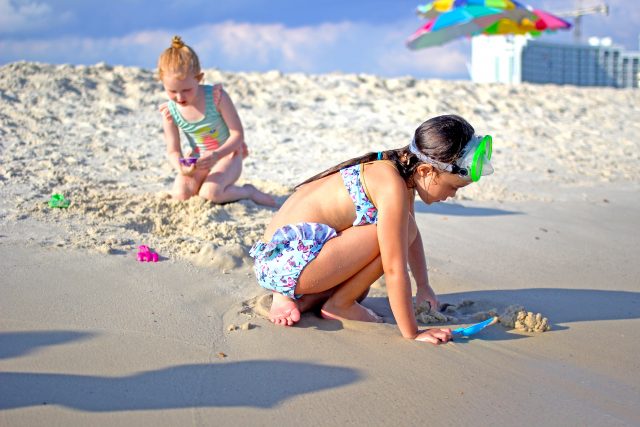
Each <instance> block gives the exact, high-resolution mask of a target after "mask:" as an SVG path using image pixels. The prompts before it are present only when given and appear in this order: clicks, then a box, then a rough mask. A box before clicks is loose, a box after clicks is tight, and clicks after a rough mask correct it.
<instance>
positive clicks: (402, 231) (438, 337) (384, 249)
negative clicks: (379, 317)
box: [368, 167, 451, 344]
mask: <svg viewBox="0 0 640 427" xmlns="http://www.w3.org/2000/svg"><path fill="white" fill-rule="evenodd" d="M377 172H378V173H372V174H370V176H371V178H372V179H368V181H370V182H371V184H373V185H370V186H369V190H370V191H371V192H372V197H374V198H375V204H376V206H377V208H378V225H377V230H378V244H379V245H380V256H381V258H382V266H383V269H384V275H385V281H386V284H387V293H388V295H389V304H390V305H391V311H392V312H393V317H394V318H395V320H396V323H397V324H398V328H399V329H400V333H401V334H402V336H403V337H405V338H410V339H417V340H420V341H427V342H431V343H433V344H439V343H441V342H447V341H449V339H451V331H450V330H449V329H446V328H445V329H437V328H434V329H429V330H426V331H420V330H418V322H417V321H416V317H415V314H414V312H413V301H412V295H411V281H410V279H409V272H408V271H407V262H408V260H409V245H408V239H409V236H408V231H409V212H410V208H409V206H410V197H409V194H408V192H407V187H406V183H405V182H404V180H403V179H402V178H401V177H400V176H399V175H398V173H397V172H395V171H393V170H392V169H390V168H387V167H383V168H379V169H378V171H377ZM372 187H373V188H372Z"/></svg>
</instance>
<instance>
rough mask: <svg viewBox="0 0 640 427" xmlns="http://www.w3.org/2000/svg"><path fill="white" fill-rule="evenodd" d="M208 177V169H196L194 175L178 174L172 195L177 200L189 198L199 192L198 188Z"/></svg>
mask: <svg viewBox="0 0 640 427" xmlns="http://www.w3.org/2000/svg"><path fill="white" fill-rule="evenodd" d="M206 177H207V173H206V171H196V173H195V174H193V175H192V176H186V175H182V174H178V176H176V179H175V180H174V181H173V188H172V189H171V197H173V198H174V199H177V200H187V199H190V198H191V197H193V196H195V195H196V194H198V189H199V188H200V186H201V185H202V182H203V181H204V180H205V178H206Z"/></svg>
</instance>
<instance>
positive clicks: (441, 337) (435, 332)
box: [414, 328, 451, 345]
mask: <svg viewBox="0 0 640 427" xmlns="http://www.w3.org/2000/svg"><path fill="white" fill-rule="evenodd" d="M414 340H416V341H425V342H430V343H431V344H434V345H438V344H444V343H447V342H449V340H451V329H449V328H432V329H427V330H426V331H424V332H419V333H418V336H417V337H415V338H414Z"/></svg>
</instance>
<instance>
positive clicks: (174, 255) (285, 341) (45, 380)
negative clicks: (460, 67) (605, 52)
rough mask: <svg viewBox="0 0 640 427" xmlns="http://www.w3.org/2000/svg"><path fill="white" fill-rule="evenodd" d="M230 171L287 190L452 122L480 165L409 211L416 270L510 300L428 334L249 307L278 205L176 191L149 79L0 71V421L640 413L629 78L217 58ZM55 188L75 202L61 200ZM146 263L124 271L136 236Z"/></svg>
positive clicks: (597, 417)
mask: <svg viewBox="0 0 640 427" xmlns="http://www.w3.org/2000/svg"><path fill="white" fill-rule="evenodd" d="M205 80H206V81H207V82H209V83H216V82H221V83H222V84H223V85H224V86H225V88H226V90H227V91H228V92H229V94H230V96H231V98H232V100H233V101H234V103H235V105H236V107H237V109H238V112H239V114H240V117H241V119H242V122H243V125H244V128H245V137H246V140H247V143H248V146H249V150H250V156H249V157H248V158H247V160H246V161H245V164H244V171H243V176H242V178H241V180H242V182H250V183H252V184H254V185H256V186H258V187H260V188H262V189H265V190H266V191H269V192H271V193H273V194H275V195H276V196H277V198H278V200H279V201H283V200H284V199H285V198H286V197H287V195H288V194H290V192H291V191H292V188H293V186H295V185H296V184H297V183H299V182H300V181H302V180H304V179H305V178H307V177H308V176H310V175H312V174H314V173H316V172H319V171H321V170H324V169H325V168H327V167H329V166H332V165H334V164H336V163H338V162H340V161H342V160H344V159H346V158H349V157H353V156H356V155H359V154H362V153H365V152H368V151H374V150H380V149H388V148H396V147H400V146H404V145H406V144H408V143H409V141H410V139H411V134H412V132H413V130H414V129H415V127H416V126H417V125H419V124H420V123H421V122H422V121H423V120H425V119H427V118H429V117H432V116H435V115H438V114H445V113H457V114H460V115H462V116H463V117H465V118H466V119H468V120H469V122H470V123H471V124H472V125H473V126H474V127H475V128H476V131H477V132H478V133H481V134H485V133H490V134H492V135H493V141H494V157H493V161H492V163H493V165H494V168H495V174H494V175H492V176H490V177H486V178H483V179H482V180H481V181H480V182H479V183H478V184H474V185H472V186H470V187H468V188H466V189H464V191H461V192H459V194H458V196H457V198H456V199H454V200H451V201H449V202H447V203H441V204H437V205H425V204H424V203H422V202H419V203H417V204H416V220H417V222H418V225H419V228H420V230H421V234H422V236H423V241H424V246H425V252H426V253H427V256H428V259H429V269H430V279H431V283H432V286H433V287H434V289H435V291H436V292H437V293H438V294H439V296H440V299H441V300H442V301H444V302H449V303H451V304H454V305H457V306H459V307H462V306H463V305H464V304H470V305H469V306H470V307H471V309H469V310H467V311H464V313H463V312H462V311H459V312H456V313H453V314H454V315H455V316H452V317H455V318H454V319H450V320H449V321H448V322H447V325H448V326H450V327H457V326H459V325H467V324H469V323H472V322H473V319H474V316H477V315H481V314H482V313H488V312H496V313H497V314H500V313H501V312H502V311H503V310H504V309H506V308H507V307H510V306H519V307H522V308H523V309H524V310H525V311H526V312H531V313H532V314H533V315H535V314H538V313H539V314H540V316H541V317H544V318H546V319H547V321H548V324H549V325H550V330H548V331H546V332H526V331H522V330H519V329H517V328H515V327H511V326H509V325H506V324H504V323H501V324H497V325H495V326H492V327H490V328H487V329H486V330H484V331H483V332H482V333H481V334H478V335H477V336H475V337H474V338H473V339H469V340H458V341H455V342H452V343H449V344H447V345H444V346H438V347H436V346H432V345H429V344H426V343H419V342H414V341H409V340H404V339H403V338H402V337H401V336H400V334H399V332H398V330H397V328H396V326H395V325H394V321H393V317H392V316H391V311H390V309H389V305H388V301H387V299H386V291H385V288H384V280H381V281H379V282H378V283H376V284H375V285H374V287H373V288H372V291H371V293H370V295H369V296H368V298H367V299H366V300H365V301H364V304H365V305H366V306H368V307H370V308H372V309H373V310H375V311H376V312H378V313H380V314H381V315H383V316H384V317H385V321H386V322H385V323H384V324H362V323H358V322H345V323H340V322H335V321H329V320H324V319H320V318H319V317H317V316H316V315H314V314H312V313H309V314H305V315H304V316H303V319H302V320H301V322H300V323H299V325H298V326H297V327H294V328H278V327H275V326H273V325H271V323H270V322H269V321H268V320H266V319H265V318H264V307H265V304H266V303H267V302H268V301H266V294H265V292H264V291H262V290H261V289H260V288H259V287H258V285H257V284H256V281H255V277H254V275H253V272H252V270H251V268H250V259H249V258H248V255H247V251H248V248H249V247H250V246H251V245H252V244H253V243H254V242H255V241H256V240H257V239H258V238H259V236H260V235H261V234H262V231H263V230H264V227H265V226H266V224H267V222H268V221H269V219H270V217H271V216H272V215H273V213H274V209H271V208H265V207H262V206H258V205H256V204H254V203H253V202H249V201H242V202H237V203H230V204H227V205H222V206H216V205H212V204H210V203H207V202H205V201H203V200H202V199H199V198H192V199H190V200H188V201H186V202H178V201H175V200H172V199H170V198H169V197H168V195H167V191H168V190H169V188H170V185H171V182H172V180H173V172H172V171H171V169H170V167H169V165H168V164H167V162H166V161H165V157H164V143H163V140H162V128H161V122H160V116H159V113H158V112H157V106H158V105H159V104H160V103H161V102H163V100H164V97H163V93H162V91H161V86H160V84H159V83H158V82H157V81H156V80H155V78H154V74H153V71H152V70H148V69H141V68H134V67H120V66H110V65H107V64H97V65H94V66H69V65H63V66H58V65H49V64H40V63H28V62H21V63H13V64H8V65H5V66H2V67H0V270H1V272H2V273H1V274H0V426H33V425H135V426H140V425H154V426H158V425H167V426H173V425H187V424H190V425H198V426H200V425H203V426H205V425H300V424H302V423H304V424H315V425H357V426H359V425H362V426H365V425H366V426H370V425H375V426H377V425H380V426H382V425H388V424H391V423H395V424H399V425H434V426H449V425H497V426H511V425H545V426H546V425H549V426H574V425H575V426H584V425H588V426H636V425H640V409H639V407H640V405H638V403H639V402H640V386H638V384H640V369H639V368H640V363H639V362H638V357H637V355H638V353H640V265H639V263H638V253H640V238H639V237H638V232H637V230H638V229H639V227H640V197H639V194H640V192H639V190H640V176H639V175H638V173H637V169H638V164H640V139H638V135H640V109H639V108H638V105H640V91H637V90H618V89H611V88H576V87H564V86H554V85H529V84H522V85H516V86H508V85H500V84H473V83H471V82H465V81H439V80H417V79H413V78H409V77H406V78H398V79H383V78H379V77H376V76H372V75H363V74H359V75H354V74H326V75H307V74H282V73H279V72H276V71H273V72H268V73H230V72H224V71H220V70H213V69H211V70H206V73H205ZM52 193H62V194H64V195H65V197H67V198H68V199H69V200H70V201H71V204H70V206H69V208H68V209H51V208H49V207H48V206H47V201H48V200H49V197H50V196H51V194H52ZM141 244H145V245H148V246H150V247H152V248H153V249H154V250H156V251H157V252H158V253H159V254H160V262H158V263H139V262H137V261H136V250H137V247H138V245H141Z"/></svg>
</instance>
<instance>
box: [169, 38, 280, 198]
mask: <svg viewBox="0 0 640 427" xmlns="http://www.w3.org/2000/svg"><path fill="white" fill-rule="evenodd" d="M203 76H204V74H203V72H202V70H201V69H200V61H199V60H198V56H197V55H196V53H195V52H194V51H193V49H191V47H189V46H187V45H186V44H184V42H183V41H182V39H181V38H180V37H178V36H175V37H173V40H172V41H171V46H170V47H169V48H167V49H166V50H165V51H164V52H163V53H162V54H161V55H160V58H159V60H158V78H159V79H160V81H161V82H162V85H163V86H164V90H165V92H166V94H167V97H168V98H169V101H168V102H166V103H164V104H162V105H161V106H160V111H161V113H162V117H163V129H164V139H165V142H166V146H167V158H168V160H169V163H170V164H171V166H172V167H173V168H174V169H175V170H176V171H177V176H176V179H175V182H174V184H173V190H172V195H173V197H175V198H176V199H179V200H186V199H188V198H190V197H192V196H195V195H199V196H201V197H204V198H205V199H207V200H209V201H211V202H214V203H226V202H233V201H236V200H240V199H251V200H253V201H254V202H256V203H259V204H261V205H266V206H275V205H276V202H275V200H274V199H273V197H271V196H270V195H269V194H266V193H263V192H262V191H260V190H258V189H257V188H256V187H254V186H253V185H251V184H245V185H243V186H237V185H235V182H236V181H237V180H238V178H239V177H240V174H241V172H242V160H243V158H244V157H245V155H246V154H247V151H246V145H245V142H244V133H243V130H242V123H241V122H240V118H239V117H238V112H237V111H236V108H235V106H234V105H233V102H232V101H231V98H229V95H228V94H227V93H226V92H225V91H224V89H223V88H222V85H220V84H216V85H213V86H211V85H206V84H202V79H203ZM180 131H182V132H183V133H184V135H185V136H186V138H187V140H188V142H189V146H190V149H189V151H188V152H187V153H186V156H183V154H182V149H181V146H180Z"/></svg>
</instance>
